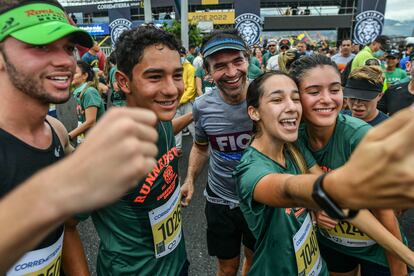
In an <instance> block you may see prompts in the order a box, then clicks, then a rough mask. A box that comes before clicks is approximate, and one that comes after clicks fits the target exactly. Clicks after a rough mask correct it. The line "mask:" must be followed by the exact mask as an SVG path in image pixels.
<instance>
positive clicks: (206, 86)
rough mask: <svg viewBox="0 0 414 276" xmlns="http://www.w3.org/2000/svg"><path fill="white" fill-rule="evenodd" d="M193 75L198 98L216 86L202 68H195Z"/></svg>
mask: <svg viewBox="0 0 414 276" xmlns="http://www.w3.org/2000/svg"><path fill="white" fill-rule="evenodd" d="M195 75H196V87H197V95H198V96H201V95H203V94H204V93H208V92H210V91H211V90H212V89H213V88H214V87H215V86H216V85H215V83H214V80H213V78H212V77H211V75H210V74H208V73H207V72H206V70H205V69H204V67H200V68H197V70H196V72H195Z"/></svg>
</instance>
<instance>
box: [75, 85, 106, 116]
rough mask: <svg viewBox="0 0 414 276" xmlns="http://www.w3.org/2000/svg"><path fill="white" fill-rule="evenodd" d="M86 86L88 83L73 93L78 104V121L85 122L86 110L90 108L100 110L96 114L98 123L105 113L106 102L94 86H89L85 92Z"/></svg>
mask: <svg viewBox="0 0 414 276" xmlns="http://www.w3.org/2000/svg"><path fill="white" fill-rule="evenodd" d="M86 85H87V84H86V83H84V84H82V85H81V86H80V87H78V88H77V89H75V91H74V92H73V95H74V97H75V99H76V103H77V113H78V121H79V122H81V123H84V122H85V120H86V118H85V110H86V109H87V108H89V107H96V108H97V109H98V110H97V113H96V121H98V120H99V119H100V118H101V117H102V115H103V114H104V113H105V106H104V102H103V100H102V97H101V95H100V94H99V92H98V90H96V89H95V88H94V87H92V86H89V87H88V88H86V90H85V87H86ZM84 90H85V91H84ZM83 91H84V92H83Z"/></svg>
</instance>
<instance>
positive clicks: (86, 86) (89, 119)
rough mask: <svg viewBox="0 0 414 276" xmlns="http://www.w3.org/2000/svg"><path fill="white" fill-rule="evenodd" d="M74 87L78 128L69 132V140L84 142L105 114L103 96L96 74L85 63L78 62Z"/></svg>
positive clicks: (73, 81) (73, 82)
mask: <svg viewBox="0 0 414 276" xmlns="http://www.w3.org/2000/svg"><path fill="white" fill-rule="evenodd" d="M72 85H73V87H74V88H75V90H74V91H73V96H74V97H75V99H76V102H77V106H76V112H77V114H78V127H77V128H75V129H73V130H72V131H71V132H69V139H70V140H73V139H75V138H78V139H77V142H78V144H79V143H81V142H83V140H84V136H85V134H86V132H87V131H88V130H89V129H91V128H92V127H93V126H94V125H95V124H96V122H97V121H98V120H99V119H100V118H101V117H102V115H103V114H104V113H105V107H104V103H103V100H102V98H101V95H100V94H99V92H98V90H97V80H96V74H95V72H94V70H93V69H92V68H91V66H90V65H89V64H88V63H86V62H85V61H82V60H80V61H78V62H77V66H76V71H75V75H74V76H73V80H72Z"/></svg>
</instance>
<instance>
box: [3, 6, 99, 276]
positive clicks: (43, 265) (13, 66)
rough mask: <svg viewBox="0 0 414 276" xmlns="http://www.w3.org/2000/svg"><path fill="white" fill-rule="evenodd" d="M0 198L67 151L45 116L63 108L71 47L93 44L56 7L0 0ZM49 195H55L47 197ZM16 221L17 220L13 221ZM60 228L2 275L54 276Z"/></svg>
mask: <svg viewBox="0 0 414 276" xmlns="http://www.w3.org/2000/svg"><path fill="white" fill-rule="evenodd" d="M0 26H1V27H0V83H1V85H2V88H1V90H0V91H1V92H0V93H1V98H2V100H1V101H0V110H1V116H0V153H1V154H0V179H1V181H0V183H1V184H0V197H3V196H5V195H6V194H8V193H9V192H10V191H12V190H14V189H15V188H16V187H17V186H18V185H19V184H20V183H21V182H23V181H25V180H26V179H27V178H29V177H31V176H32V175H33V174H35V173H36V172H37V171H38V170H40V169H42V168H44V167H47V166H49V165H51V164H53V163H55V162H57V161H58V160H60V159H62V158H63V157H64V156H65V154H67V153H69V152H70V151H72V149H73V148H72V147H71V146H70V144H69V143H68V138H67V137H68V134H67V131H66V129H65V128H64V126H63V125H62V124H61V123H60V122H59V121H58V120H56V119H54V118H52V117H49V116H47V112H48V107H49V104H51V103H52V104H59V103H63V102H66V101H67V100H68V99H69V97H70V92H69V87H70V84H71V81H72V78H73V75H74V73H75V68H76V60H75V57H74V54H73V51H74V47H75V45H76V44H79V45H82V46H85V47H91V46H92V39H91V37H90V36H89V35H88V34H87V33H86V32H84V31H82V30H80V29H78V28H76V27H74V26H72V25H71V24H70V23H69V22H68V20H67V17H66V14H65V12H64V10H63V8H62V7H61V5H60V4H59V3H58V2H57V1H52V0H51V1H19V0H14V1H10V0H8V1H7V0H0ZM50 192H51V193H54V192H56V191H50ZM16 219H19V218H16ZM63 231H64V230H63V225H60V226H59V227H58V228H57V229H55V230H53V231H51V232H50V234H49V235H48V236H46V237H45V238H44V240H43V241H42V242H40V244H39V245H38V246H37V248H35V249H34V250H32V251H30V252H27V253H26V254H25V255H24V256H23V257H22V258H21V259H20V260H19V261H17V262H16V263H15V264H14V265H13V266H12V267H11V268H10V269H9V271H8V272H7V275H26V274H31V275H32V274H33V275H34V274H36V275H41V274H50V273H53V274H54V275H58V274H59V271H60V267H61V255H62V245H63V237H64V235H63Z"/></svg>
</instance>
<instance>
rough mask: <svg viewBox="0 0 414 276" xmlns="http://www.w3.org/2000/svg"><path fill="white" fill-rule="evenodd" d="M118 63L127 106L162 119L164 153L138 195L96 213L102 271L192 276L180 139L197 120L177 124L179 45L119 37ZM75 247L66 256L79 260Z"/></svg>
mask: <svg viewBox="0 0 414 276" xmlns="http://www.w3.org/2000/svg"><path fill="white" fill-rule="evenodd" d="M116 61H117V68H118V71H117V73H116V78H117V82H118V84H119V88H120V89H121V90H122V91H123V92H124V93H125V95H126V100H127V106H129V107H142V108H146V109H149V110H152V111H154V112H155V114H156V115H157V118H158V124H157V126H156V129H157V131H158V135H159V140H158V143H157V146H158V151H159V153H158V156H157V160H158V162H157V164H156V165H155V166H154V168H153V169H152V171H151V172H149V173H148V175H147V177H146V178H145V179H144V180H143V181H141V182H139V183H137V185H136V187H135V188H134V189H132V190H130V191H129V192H128V193H126V194H125V195H124V196H123V198H122V199H121V200H119V201H117V202H116V203H114V204H113V205H111V206H108V207H106V208H103V209H100V210H96V211H94V212H92V213H91V214H90V215H91V217H92V220H93V222H94V225H95V228H96V230H97V232H98V235H99V237H100V240H101V244H100V249H99V252H98V260H97V273H98V275H171V276H175V275H187V273H188V262H187V256H186V251H185V245H184V238H183V233H182V224H181V211H180V202H181V200H180V199H181V197H180V184H179V181H178V151H177V148H176V146H175V139H174V134H175V133H177V131H180V130H181V129H182V128H183V127H185V126H186V125H187V124H188V123H189V122H190V121H191V120H192V114H191V113H188V114H186V115H184V116H182V117H180V118H177V119H176V120H174V121H172V119H173V117H174V115H175V113H176V110H177V106H178V103H179V100H180V97H181V94H182V93H183V90H184V86H183V79H182V76H183V67H182V64H181V62H180V54H179V45H178V43H177V41H176V40H175V38H174V37H173V36H172V35H171V34H168V33H166V32H164V31H162V30H159V29H157V28H155V27H151V26H148V27H140V28H138V29H132V30H129V31H125V32H124V33H123V34H122V35H121V36H120V37H119V39H118V41H117V44H116ZM125 150H129V149H128V148H125ZM126 166H128V164H126ZM114 173H117V172H114ZM87 216H88V214H87V215H79V216H77V219H85V218H86V217H87ZM76 223H77V221H76V220H72V221H70V222H69V223H67V226H68V227H72V228H73V227H74V226H75V225H76ZM72 242H76V241H72ZM68 244H69V241H68ZM72 248H73V249H74V250H71V252H68V255H69V254H70V256H71V257H72V258H73V259H74V260H76V259H79V257H78V256H79V255H81V254H80V251H79V250H80V249H81V247H80V246H79V245H78V246H74V245H73V244H72ZM73 264H74V265H75V262H73Z"/></svg>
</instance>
